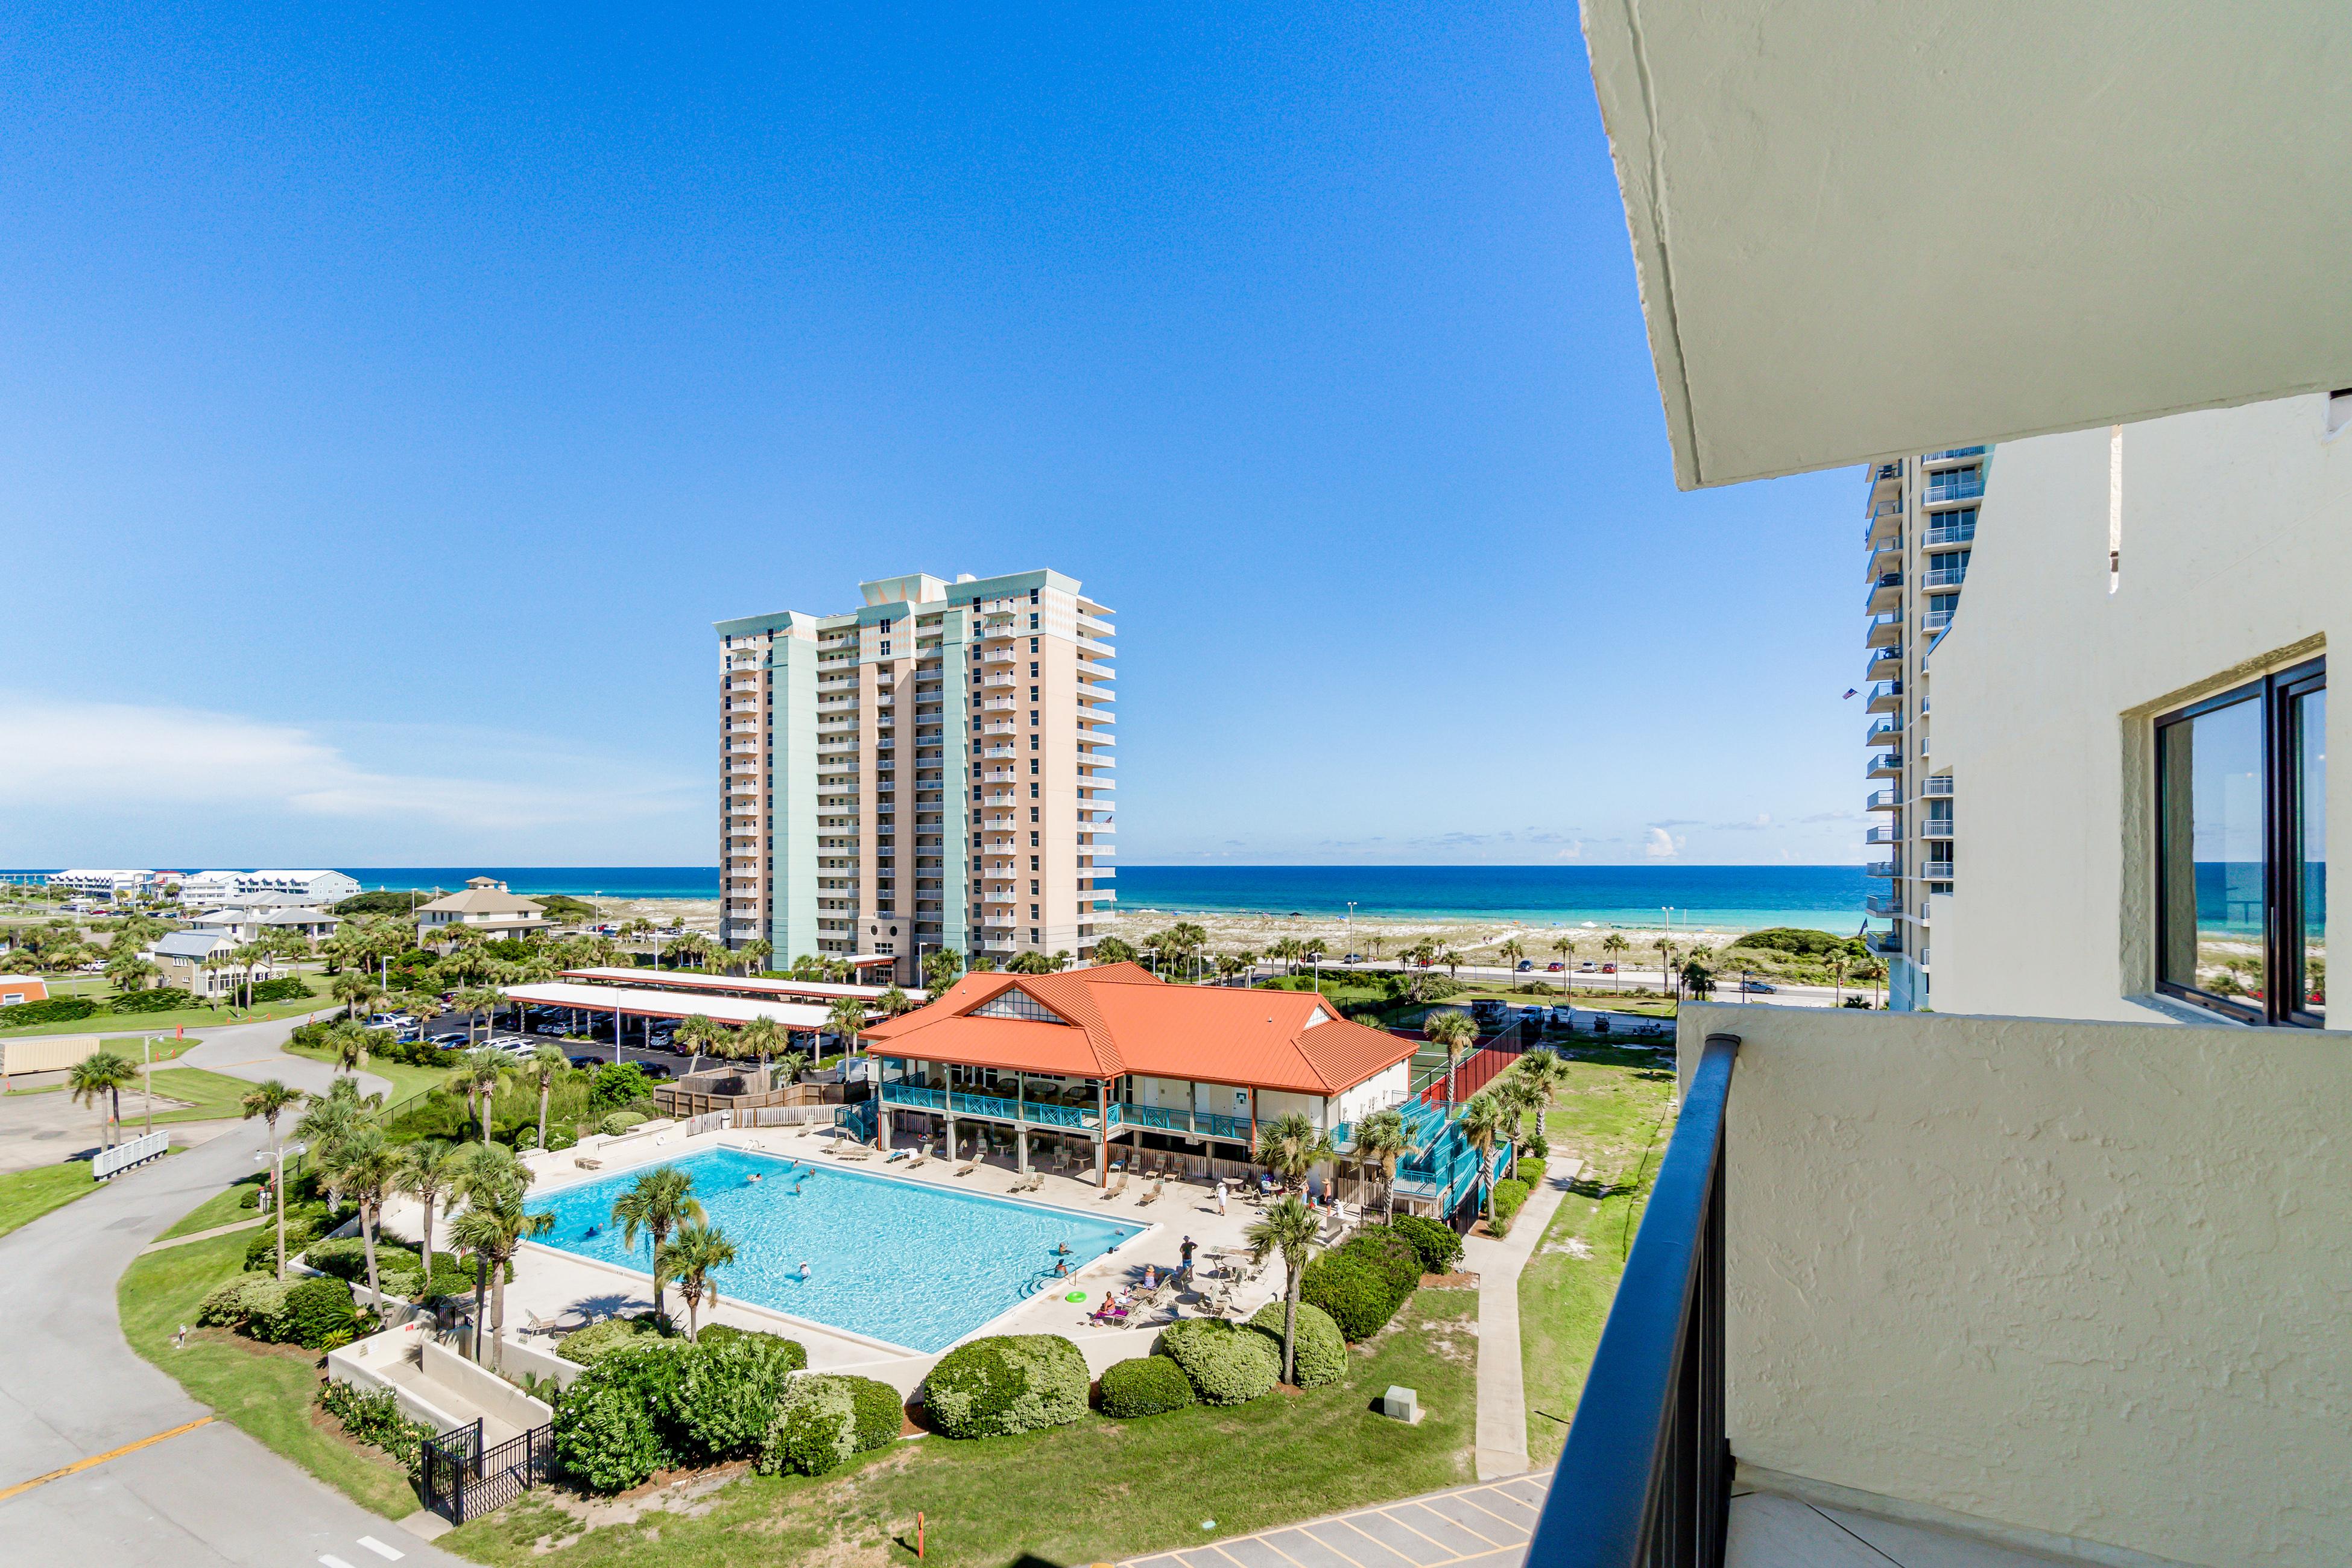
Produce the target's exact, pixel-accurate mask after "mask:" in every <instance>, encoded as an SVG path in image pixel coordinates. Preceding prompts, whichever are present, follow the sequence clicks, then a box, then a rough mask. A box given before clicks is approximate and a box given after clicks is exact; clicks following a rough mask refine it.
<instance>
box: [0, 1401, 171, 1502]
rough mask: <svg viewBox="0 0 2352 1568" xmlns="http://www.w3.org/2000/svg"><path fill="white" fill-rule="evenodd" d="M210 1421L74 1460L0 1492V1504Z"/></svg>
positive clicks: (157, 1434) (161, 1433)
mask: <svg viewBox="0 0 2352 1568" xmlns="http://www.w3.org/2000/svg"><path fill="white" fill-rule="evenodd" d="M211 1421H212V1417H211V1416H209V1415H199V1416H197V1417H196V1418H195V1419H194V1421H191V1422H189V1423H187V1425H185V1426H174V1427H173V1428H172V1429H171V1430H170V1431H169V1432H158V1433H156V1434H155V1435H154V1436H152V1437H142V1438H140V1439H139V1441H137V1442H136V1443H125V1444H123V1445H122V1447H120V1448H109V1449H108V1450H107V1451H106V1452H105V1453H103V1454H92V1455H91V1456H90V1457H89V1458H87V1459H76V1460H75V1461H74V1462H73V1463H72V1464H70V1465H68V1466H66V1467H64V1468H62V1469H55V1470H51V1471H50V1472H49V1473H48V1474H47V1475H46V1476H35V1477H34V1478H33V1479H31V1480H29V1481H18V1482H17V1483H16V1485H15V1486H13V1487H10V1488H8V1489H5V1490H0V1502H6V1501H7V1500H9V1499H10V1498H12V1497H15V1496H16V1495H17V1494H18V1493H20V1492H28V1491H31V1490H32V1489H34V1488H35V1487H45V1486H47V1485H48V1484H49V1483H50V1482H51V1481H54V1480H61V1479H64V1478H65V1477H67V1476H72V1475H79V1474H80V1473H81V1472H82V1471H84V1470H87V1469H89V1468H90V1467H92V1466H93V1465H102V1464H104V1463H106V1461H107V1460H109V1459H119V1458H122V1456H123V1455H125V1454H135V1453H137V1452H138V1451H139V1450H140V1449H142V1448H150V1447H154V1446H155V1445H156V1444H158V1443H161V1442H163V1440H164V1439H166V1438H169V1437H176V1436H179V1435H180V1434H181V1433H183V1432H193V1431H194V1430H195V1429H196V1428H197V1427H199V1426H207V1425H209V1424H210V1423H211Z"/></svg>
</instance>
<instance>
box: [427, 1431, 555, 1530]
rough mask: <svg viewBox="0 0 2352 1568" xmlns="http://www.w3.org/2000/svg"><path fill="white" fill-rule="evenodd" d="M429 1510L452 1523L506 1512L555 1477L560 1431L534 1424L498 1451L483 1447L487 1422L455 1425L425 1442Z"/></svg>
mask: <svg viewBox="0 0 2352 1568" xmlns="http://www.w3.org/2000/svg"><path fill="white" fill-rule="evenodd" d="M417 1471H418V1474H417V1486H418V1489H419V1490H421V1491H422V1492H423V1493H424V1494H425V1507H426V1508H427V1509H428V1510H431V1511H433V1512H435V1513H437V1514H439V1515H440V1516H441V1517H442V1518H444V1519H446V1520H447V1521H449V1522H450V1523H452V1524H463V1523H465V1522H466V1521H467V1520H469V1519H479V1518H480V1517H481V1516H482V1515H484V1514H486V1513H488V1512H489V1511H490V1510H493V1509H500V1508H504V1507H505V1506H506V1505H507V1504H509V1503H510V1502H512V1501H514V1500H515V1499H517V1498H518V1497H520V1496H521V1495H522V1494H523V1493H524V1492H526V1491H528V1490H530V1489H531V1488H532V1487H535V1486H539V1485H541V1484H542V1483H544V1482H545V1481H547V1480H548V1479H550V1478H551V1477H552V1476H553V1475H554V1473H555V1428H554V1427H552V1426H534V1427H532V1428H531V1429H530V1431H528V1432H525V1433H523V1434H522V1435H521V1436H517V1437H509V1438H508V1439H507V1440H506V1441H505V1442H503V1443H500V1444H499V1445H498V1446H497V1447H494V1448H488V1449H486V1448H484V1447H482V1424H481V1422H480V1421H478V1420H477V1421H475V1422H474V1423H472V1424H471V1425H470V1426H456V1427H452V1428H451V1429H450V1430H448V1431H446V1432H444V1433H442V1434H441V1435H440V1436H438V1437H428V1438H426V1439H425V1445H424V1448H423V1451H422V1453H421V1454H420V1455H419V1457H418V1463H417Z"/></svg>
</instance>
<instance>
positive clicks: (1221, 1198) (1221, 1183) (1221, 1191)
mask: <svg viewBox="0 0 2352 1568" xmlns="http://www.w3.org/2000/svg"><path fill="white" fill-rule="evenodd" d="M1217 1212H1218V1213H1219V1214H1221V1215H1222V1214H1223V1213H1224V1212H1225V1179H1224V1177H1223V1176H1219V1177H1218V1178H1217Z"/></svg>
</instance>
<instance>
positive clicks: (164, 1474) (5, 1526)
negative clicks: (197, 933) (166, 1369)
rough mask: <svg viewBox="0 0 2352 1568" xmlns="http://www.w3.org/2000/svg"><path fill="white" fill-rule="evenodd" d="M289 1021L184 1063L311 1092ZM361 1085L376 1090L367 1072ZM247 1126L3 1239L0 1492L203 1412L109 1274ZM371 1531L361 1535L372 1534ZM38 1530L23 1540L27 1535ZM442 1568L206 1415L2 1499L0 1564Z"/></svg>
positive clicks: (422, 1549) (246, 1150)
mask: <svg viewBox="0 0 2352 1568" xmlns="http://www.w3.org/2000/svg"><path fill="white" fill-rule="evenodd" d="M290 1028H291V1024H290V1022H288V1023H277V1024H252V1025H245V1026H234V1027H230V1028H225V1029H222V1030H219V1031H217V1032H215V1033H213V1034H211V1035H209V1036H208V1037H207V1038H206V1039H205V1042H204V1043H203V1044H202V1045H200V1046H198V1047H196V1048H195V1049H194V1050H193V1051H191V1052H190V1053H189V1054H188V1057H187V1058H186V1059H187V1060H188V1061H189V1062H190V1063H191V1064H193V1065H194V1066H198V1067H204V1068H210V1069H211V1070H213V1071H215V1072H224V1073H229V1074H232V1075H234V1076H236V1077H238V1078H247V1079H264V1078H278V1079H283V1080H284V1081H286V1082H288V1083H290V1084H293V1085H295V1086H296V1087H298V1088H303V1089H324V1088H325V1087H326V1084H327V1079H328V1078H329V1076H330V1074H329V1070H328V1068H326V1067H325V1066H323V1065H322V1064H320V1063H317V1062H310V1061H304V1060H302V1059H301V1058H294V1057H287V1056H284V1055H281V1054H279V1053H278V1051H277V1049H276V1046H277V1044H278V1042H279V1041H282V1040H283V1039H285V1037H286V1036H287V1034H288V1032H289V1029H290ZM362 1088H365V1089H371V1090H373V1089H380V1088H383V1082H382V1080H381V1079H378V1080H375V1081H373V1082H368V1081H366V1080H365V1079H363V1080H362ZM264 1145H265V1138H264V1134H263V1131H262V1127H261V1124H260V1123H259V1122H254V1123H252V1124H250V1125H249V1126H240V1127H238V1128H236V1130H235V1131H229V1132H225V1133H223V1134H222V1135H221V1136H219V1137H217V1138H215V1139H212V1140H211V1141H210V1142H206V1143H205V1144H203V1145H202V1146H200V1147H198V1148H196V1149H194V1150H191V1151H189V1152H186V1153H184V1154H178V1155H174V1156H173V1158H171V1159H169V1160H165V1161H162V1162H159V1163H155V1164H152V1165H148V1166H145V1167H143V1168H142V1169H140V1170H136V1171H132V1172H130V1173H126V1174H124V1175H122V1176H121V1177H118V1178H117V1179H116V1180H115V1181H113V1182H112V1183H110V1184H108V1185H107V1186H106V1187H105V1189H104V1190H102V1191H100V1192H97V1193H93V1194H90V1195H89V1197H86V1198H83V1199H81V1200H79V1202H77V1203H73V1204H69V1205H67V1206H66V1207H64V1208H62V1209H59V1210H58V1211H57V1212H56V1213H54V1214H51V1215H46V1216H45V1217H43V1218H41V1219H37V1220H35V1221H34V1222H33V1223H32V1224H30V1225H28V1226H25V1227H24V1228H23V1229H21V1230H18V1231H16V1232H15V1233H14V1234H12V1235H10V1236H7V1237H0V1322H5V1323H6V1324H7V1325H8V1329H7V1332H6V1333H5V1335H0V1491H5V1490H6V1489H9V1488H11V1487H14V1486H16V1485H18V1484H19V1483H21V1482H24V1481H26V1480H29V1479H32V1478H34V1477H36V1476H40V1475H43V1474H46V1473H47V1472H49V1471H52V1470H56V1469H58V1468H63V1467H65V1466H68V1465H72V1464H75V1463H77V1462H79V1461H82V1460H86V1459H89V1458H92V1457H93V1456H98V1455H103V1454H107V1453H110V1451H112V1450H114V1449H117V1448H120V1447H123V1446H124V1445H127V1444H134V1443H138V1442H141V1441H142V1440H143V1439H148V1438H152V1437H154V1436H157V1435H158V1434H161V1433H165V1432H170V1431H173V1429H174V1428H178V1427H182V1426H186V1425H187V1424H188V1423H190V1422H193V1421H196V1420H198V1419H199V1418H200V1417H203V1416H205V1415H206V1414H207V1412H206V1411H205V1408H204V1407H203V1406H202V1405H198V1404H196V1402H195V1401H194V1400H193V1399H191V1398H189V1397H188V1395H187V1394H186V1393H185V1392H184V1391H183V1390H182V1389H181V1387H180V1385H179V1384H177V1383H175V1382H173V1380H172V1379H171V1378H170V1377H168V1376H166V1375H165V1374H164V1373H163V1372H161V1371H159V1370H158V1369H156V1368H155V1367H153V1366H151V1365H149V1364H148V1363H146V1362H144V1361H142V1360H141V1359H140V1358H139V1357H138V1356H137V1355H136V1354H134V1353H133V1352H132V1351H131V1347H130V1346H129V1345H128V1344H126V1343H125V1342H123V1338H122V1331H121V1327H120V1324H119V1322H118V1320H117V1318H116V1315H115V1307H114V1289H115V1281H116V1280H117V1279H119V1278H120V1277H121V1273H122V1271H123V1269H125V1268H128V1267H130V1264H131V1259H132V1258H135V1257H137V1256H138V1254H139V1250H140V1248H142V1247H144V1246H146V1245H147V1243H148V1242H150V1241H152V1240H153V1239H154V1238H155V1237H156V1236H157V1235H158V1234H159V1233H160V1232H162V1231H163V1230H164V1229H166V1228H167V1227H169V1226H171V1224H172V1223H173V1221H174V1220H176V1219H177V1218H179V1216H180V1215H184V1214H185V1213H186V1212H187V1211H188V1210H189V1209H190V1208H193V1207H194V1205H196V1204H197V1203H198V1202H200V1201H202V1200H203V1199H205V1198H206V1197H209V1196H211V1195H212V1194H214V1193H216V1192H218V1191H219V1190H220V1189H221V1188H222V1187H223V1186H224V1185H226V1184H227V1183H229V1182H230V1181H233V1180H234V1179H236V1177H238V1176H240V1175H244V1174H246V1173H248V1172H250V1171H252V1170H253V1169H254V1168H255V1159H254V1157H255V1155H256V1154H257V1152H259V1151H260V1150H261V1149H262V1148H263V1147H264ZM369 1542H374V1543H375V1544H374V1545H373V1546H372V1545H370V1544H369ZM36 1543H37V1545H36ZM386 1552H393V1553H397V1554H399V1555H398V1557H397V1561H399V1562H400V1563H402V1565H403V1568H457V1565H458V1563H459V1561H460V1560H459V1559H457V1558H454V1557H451V1556H449V1555H448V1554H447V1553H446V1552H438V1551H436V1550H435V1549H434V1548H433V1547H431V1546H429V1545H427V1544H425V1542H423V1541H420V1540H418V1539H417V1538H415V1536H412V1535H410V1534H409V1533H408V1532H407V1531H404V1530H402V1529H401V1528H400V1527H399V1526H397V1525H394V1524H393V1523H390V1522H389V1521H385V1520H383V1519H382V1518H380V1517H379V1516H377V1515H375V1514H373V1513H370V1512H368V1511H367V1510H364V1509H362V1508H361V1507H359V1506H358V1505H357V1504H356V1503H353V1502H352V1501H350V1500H347V1499H346V1498H344V1497H343V1496H342V1494H341V1493H340V1492H337V1491H334V1490H332V1489H330V1488H328V1487H326V1486H325V1485H323V1484H321V1483H320V1482H318V1481H315V1480H313V1479H311V1478H310V1476H309V1475H308V1474H307V1473H306V1472H304V1471H302V1470H300V1469H299V1468H296V1467H294V1466H293V1465H290V1464H289V1463H287V1462H286V1461H285V1460H283V1459H280V1458H278V1457H277V1456H275V1455H273V1454H271V1453H270V1452H269V1451H268V1450H267V1449H266V1448H264V1447H261V1446H260V1445H259V1444H258V1443H256V1442H255V1441H254V1440H253V1439H252V1438H250V1437H247V1436H246V1435H245V1434H244V1433H242V1432H240V1431H238V1430H237V1429H236V1427H234V1426H230V1425H229V1424H228V1423H226V1421H213V1422H210V1423H209V1424H207V1425H205V1426H197V1427H195V1428H194V1430H191V1431H186V1432H184V1433H182V1434H180V1435H178V1436H170V1437H166V1438H163V1440H162V1441H159V1442H155V1443H153V1444H152V1445H151V1446H149V1447H142V1448H140V1449H138V1450H137V1451H135V1452H132V1453H128V1454H125V1455H122V1456H121V1457H120V1458H110V1459H107V1460H105V1461H104V1462H102V1463H99V1464H97V1465H94V1466H91V1467H90V1468H87V1469H84V1470H81V1471H79V1472H78V1473H75V1474H72V1475H68V1476H66V1477H63V1478H61V1479H57V1480H52V1481H49V1482H47V1484H46V1485H41V1486H37V1487H34V1488H32V1489H29V1490H26V1491H23V1492H20V1493H18V1494H17V1495H16V1496H15V1497H13V1498H9V1499H7V1500H5V1501H0V1560H5V1561H8V1562H30V1561H34V1560H36V1559H37V1560H39V1561H42V1562H54V1563H92V1564H97V1563H103V1564H106V1565H108V1568H208V1565H211V1564H237V1565H239V1568H318V1565H320V1564H321V1563H325V1564H328V1565H329V1568H332V1565H333V1564H335V1563H341V1564H346V1565H349V1568H381V1565H382V1564H383V1563H387V1562H390V1561H394V1558H392V1557H388V1556H387V1555H386Z"/></svg>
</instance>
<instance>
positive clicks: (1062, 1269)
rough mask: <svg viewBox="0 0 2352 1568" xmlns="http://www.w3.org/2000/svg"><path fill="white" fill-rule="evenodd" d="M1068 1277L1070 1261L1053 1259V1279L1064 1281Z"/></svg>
mask: <svg viewBox="0 0 2352 1568" xmlns="http://www.w3.org/2000/svg"><path fill="white" fill-rule="evenodd" d="M1069 1277H1070V1260H1069V1259H1068V1258H1055V1259H1054V1278H1055V1279H1068V1278H1069Z"/></svg>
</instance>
